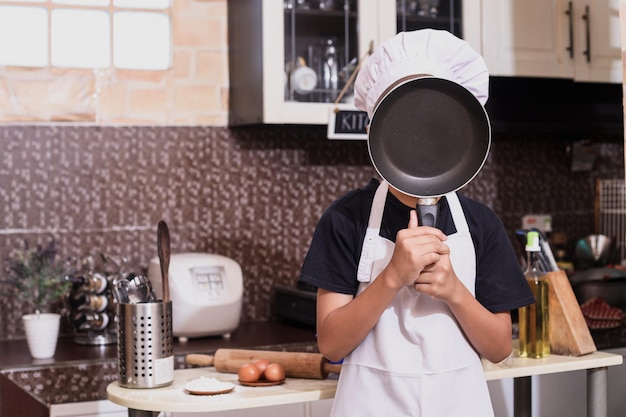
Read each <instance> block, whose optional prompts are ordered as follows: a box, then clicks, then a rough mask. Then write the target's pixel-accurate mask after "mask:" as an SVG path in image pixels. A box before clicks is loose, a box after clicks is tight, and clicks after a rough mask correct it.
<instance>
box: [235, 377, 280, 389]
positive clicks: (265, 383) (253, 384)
mask: <svg viewBox="0 0 626 417" xmlns="http://www.w3.org/2000/svg"><path fill="white" fill-rule="evenodd" d="M238 382H239V383H240V384H241V385H245V386H246V387H269V386H272V385H280V384H284V383H285V379H284V378H283V379H281V380H280V381H255V382H244V381H242V380H238Z"/></svg>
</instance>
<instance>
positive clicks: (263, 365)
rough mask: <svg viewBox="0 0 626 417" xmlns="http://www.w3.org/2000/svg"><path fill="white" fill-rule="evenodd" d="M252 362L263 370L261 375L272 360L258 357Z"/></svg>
mask: <svg viewBox="0 0 626 417" xmlns="http://www.w3.org/2000/svg"><path fill="white" fill-rule="evenodd" d="M252 364H253V365H254V366H256V367H257V368H259V371H261V375H263V372H265V369H266V368H267V366H268V365H269V364H270V361H268V360H267V359H258V360H256V361H254V362H252Z"/></svg>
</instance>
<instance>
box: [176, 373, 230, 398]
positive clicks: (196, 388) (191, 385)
mask: <svg viewBox="0 0 626 417" xmlns="http://www.w3.org/2000/svg"><path fill="white" fill-rule="evenodd" d="M234 389H235V384H233V383H232V382H223V381H220V380H217V379H215V378H206V377H200V378H196V379H193V380H191V381H189V382H187V383H186V384H185V391H186V392H188V393H189V394H192V395H217V394H226V393H227V392H231V391H232V390H234Z"/></svg>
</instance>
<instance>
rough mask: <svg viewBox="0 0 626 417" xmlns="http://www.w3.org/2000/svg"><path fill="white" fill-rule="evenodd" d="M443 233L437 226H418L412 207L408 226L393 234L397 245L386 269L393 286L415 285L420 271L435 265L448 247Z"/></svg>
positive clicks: (448, 251)
mask: <svg viewBox="0 0 626 417" xmlns="http://www.w3.org/2000/svg"><path fill="white" fill-rule="evenodd" d="M445 240H446V235H445V234H444V233H443V232H442V231H441V230H439V229H437V228H434V227H428V226H421V227H419V224H418V220H417V213H416V212H415V210H411V214H410V217H409V223H408V227H407V228H406V229H403V230H400V231H399V232H398V235H397V236H396V246H395V249H394V251H393V255H392V257H391V261H390V262H389V265H387V268H386V269H387V271H388V272H389V273H390V274H389V277H390V279H392V282H393V284H394V285H396V286H398V288H400V287H401V286H403V285H414V284H415V282H416V280H417V279H418V278H419V276H420V274H421V273H422V271H423V270H424V269H426V268H428V267H429V266H430V265H433V264H436V263H437V262H438V261H439V260H440V259H441V257H442V256H444V255H449V253H450V249H449V248H448V246H447V245H446V244H445V243H444V241H445Z"/></svg>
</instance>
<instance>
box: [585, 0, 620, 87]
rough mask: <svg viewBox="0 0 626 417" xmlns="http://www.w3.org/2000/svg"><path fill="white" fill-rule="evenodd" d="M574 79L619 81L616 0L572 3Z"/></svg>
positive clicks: (618, 28)
mask: <svg viewBox="0 0 626 417" xmlns="http://www.w3.org/2000/svg"><path fill="white" fill-rule="evenodd" d="M575 20H576V21H577V22H575V27H576V37H575V39H576V48H575V49H576V56H575V57H574V60H575V62H576V70H575V74H574V78H575V79H576V80H577V81H593V82H595V81H602V82H614V83H621V82H622V59H621V35H620V19H619V0H593V1H592V0H582V1H581V0H578V1H577V2H576V3H575Z"/></svg>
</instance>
